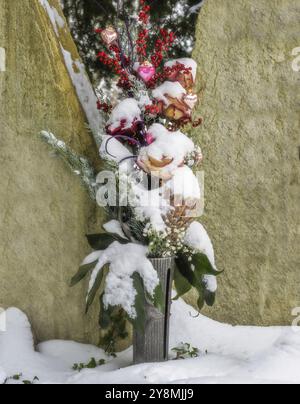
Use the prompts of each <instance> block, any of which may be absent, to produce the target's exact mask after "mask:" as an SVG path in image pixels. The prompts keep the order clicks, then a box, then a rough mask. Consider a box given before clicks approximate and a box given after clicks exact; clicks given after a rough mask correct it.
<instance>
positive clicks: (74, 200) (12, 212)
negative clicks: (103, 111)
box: [0, 0, 99, 343]
mask: <svg viewBox="0 0 300 404" xmlns="http://www.w3.org/2000/svg"><path fill="white" fill-rule="evenodd" d="M49 7H51V8H50V9H49ZM47 8H48V12H47ZM49 10H50V11H51V13H52V14H51V13H50V14H49ZM53 16H54V17H55V19H56V22H55V21H53V20H52V21H51V18H50V17H53ZM55 24H56V26H55ZM62 45H63V48H64V50H65V51H67V52H69V53H70V54H71V55H72V57H74V58H78V54H77V51H76V47H75V45H74V43H73V40H72V38H71V35H70V33H69V30H68V28H67V25H66V22H65V20H64V17H63V14H62V11H61V9H60V6H59V3H58V1H57V0H49V1H46V0H41V1H39V0H22V1H21V0H1V2H0V48H1V49H5V54H6V63H5V65H6V68H5V69H2V70H5V71H1V72H0V105H1V107H0V171H1V176H0V190H1V191H0V206H1V209H0V223H1V232H0V256H1V262H0V278H1V280H0V306H1V307H9V306H15V307H18V308H20V309H21V310H23V311H24V312H25V313H26V314H27V315H28V316H29V318H30V321H31V324H32V326H33V330H34V332H35V336H36V339H37V340H38V341H42V340H47V339H54V338H60V339H72V340H77V341H81V342H94V343H97V342H98V337H99V335H98V330H97V318H96V314H97V311H98V308H97V307H96V305H95V310H94V312H92V313H91V314H90V315H89V316H87V317H86V316H85V315H84V307H85V293H86V285H79V286H78V287H77V288H75V289H71V288H70V287H69V283H70V279H71V277H72V275H74V273H75V272H76V271H77V269H78V265H79V264H80V263H81V261H82V259H83V258H84V257H85V255H86V254H87V253H89V252H90V250H89V247H88V245H87V243H86V241H85V234H86V233H87V231H89V230H91V229H94V230H95V227H96V222H95V220H96V219H95V217H96V216H95V211H96V206H95V205H94V204H92V203H91V202H90V200H89V197H88V194H87V192H86V191H85V190H84V189H83V188H82V186H81V183H80V181H79V179H77V178H76V177H75V176H74V175H73V174H72V173H71V172H70V170H69V168H68V167H66V166H65V164H64V163H63V162H62V161H61V160H60V158H56V157H55V156H53V155H52V154H51V150H50V148H49V147H48V146H47V145H45V144H44V143H43V142H42V141H41V139H40V138H39V137H38V133H39V132H40V131H41V130H50V131H52V132H53V133H54V134H56V136H57V137H59V138H61V139H63V140H64V141H66V142H67V143H68V145H70V146H71V147H72V148H73V149H74V150H75V151H77V152H78V153H82V154H83V155H87V156H89V157H90V159H91V160H92V161H94V163H97V156H96V153H95V150H96V149H95V147H94V143H93V140H92V137H91V135H90V133H89V131H88V129H87V127H86V116H85V113H84V110H83V108H82V106H81V103H80V102H79V99H78V97H77V94H76V92H75V88H74V86H73V83H72V81H71V79H70V75H69V71H68V69H67V66H66V64H65V60H64V58H63V54H62ZM1 55H3V51H2V53H1ZM1 66H3V63H2V64H1ZM69 68H70V66H69ZM74 69H75V67H74Z"/></svg>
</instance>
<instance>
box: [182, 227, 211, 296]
mask: <svg viewBox="0 0 300 404" xmlns="http://www.w3.org/2000/svg"><path fill="white" fill-rule="evenodd" d="M184 242H185V244H186V245H187V246H189V247H191V248H193V249H194V250H196V251H199V252H201V253H203V254H205V255H206V256H207V257H208V259H209V261H210V263H211V265H212V266H213V267H214V268H215V269H217V268H216V261H215V252H214V247H213V244H212V242H211V239H210V238H209V235H208V234H207V231H206V230H205V228H204V226H203V225H202V224H201V223H199V222H193V223H192V224H191V225H190V226H189V228H188V230H187V232H186V235H185V241H184ZM204 282H205V283H206V287H207V289H208V290H209V291H210V292H212V293H215V292H216V291H217V289H218V284H217V279H216V277H215V276H212V275H205V276H204Z"/></svg>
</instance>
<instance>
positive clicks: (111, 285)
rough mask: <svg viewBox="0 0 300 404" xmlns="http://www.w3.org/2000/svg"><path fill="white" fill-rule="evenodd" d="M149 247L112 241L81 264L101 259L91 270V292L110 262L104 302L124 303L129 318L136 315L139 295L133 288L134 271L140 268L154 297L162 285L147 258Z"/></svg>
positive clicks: (109, 303) (145, 282) (146, 285)
mask: <svg viewBox="0 0 300 404" xmlns="http://www.w3.org/2000/svg"><path fill="white" fill-rule="evenodd" d="M147 254H148V247H144V246H141V245H139V244H133V243H130V244H125V245H122V244H120V243H119V242H114V243H112V244H111V245H110V246H109V247H108V248H107V249H106V250H105V251H97V252H94V253H92V254H90V255H89V256H88V257H87V258H86V259H85V260H84V262H83V263H82V265H87V264H91V263H93V262H94V261H95V259H96V260H98V262H97V264H96V266H95V269H94V270H93V272H92V275H91V279H90V284H89V292H90V291H91V289H92V287H93V286H94V284H95V282H96V279H97V277H98V275H99V273H100V271H101V270H103V267H104V266H105V265H109V268H110V270H109V273H108V275H107V277H106V285H105V293H104V296H103V303H104V306H105V307H106V308H108V307H109V306H113V307H114V306H121V307H123V309H124V310H125V311H126V312H127V314H128V315H129V317H130V318H132V319H135V318H136V316H137V313H136V310H135V298H136V295H137V292H136V289H135V288H134V281H133V279H132V275H133V274H134V273H135V272H137V273H138V274H139V275H140V276H141V278H142V279H143V282H144V286H145V289H146V291H147V292H148V293H149V295H150V296H151V297H153V296H154V291H155V289H156V288H157V286H158V285H159V279H158V275H157V272H156V271H155V269H154V268H153V266H152V264H151V262H150V261H149V260H148V259H147Z"/></svg>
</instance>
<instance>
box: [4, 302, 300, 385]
mask: <svg viewBox="0 0 300 404" xmlns="http://www.w3.org/2000/svg"><path fill="white" fill-rule="evenodd" d="M195 314H196V313H195V311H194V310H193V309H192V308H191V307H190V306H188V305H187V304H186V303H184V302H183V301H182V300H179V301H177V302H174V304H173V310H172V321H171V344H170V345H171V347H175V346H177V345H179V344H180V343H181V342H188V343H191V344H192V345H193V346H195V347H198V348H199V349H200V350H201V352H202V353H201V355H200V357H199V358H196V359H186V360H179V361H174V360H171V361H169V362H166V363H159V364H144V365H138V366H132V350H131V349H129V350H127V351H125V352H123V353H121V354H119V355H118V357H117V358H116V359H111V358H107V356H106V355H105V353H104V352H103V351H102V350H101V349H99V348H96V347H93V346H90V345H82V344H78V343H75V342H68V341H49V342H45V343H42V344H40V345H39V346H38V347H37V351H34V348H33V338H32V333H31V329H30V324H29V322H28V319H27V317H26V316H25V315H24V314H23V313H22V312H20V311H19V310H17V309H9V310H8V311H7V312H6V315H7V331H6V332H2V333H0V382H3V380H4V379H5V377H9V376H13V375H15V374H20V373H22V377H21V381H13V380H8V383H20V382H22V380H24V379H26V380H33V379H34V377H35V376H37V377H38V378H39V381H37V383H46V384H53V383H54V384H57V383H66V384H119V383H120V384H131V383H137V384H143V383H144V384H145V383H146V384H156V383H159V384H160V383H169V384H177V383H178V384H190V383H196V384H285V383H288V384H293V383H299V382H300V329H299V332H296V331H295V329H293V328H292V327H270V328H259V327H232V326H229V325H225V324H220V323H217V322H215V321H212V320H209V319H208V318H206V317H204V316H199V317H193V316H194V315H195ZM92 357H94V358H95V359H97V360H100V359H106V360H107V364H106V365H104V366H101V367H98V368H97V369H91V370H90V369H89V370H83V371H82V372H75V371H73V370H72V367H73V364H74V363H80V362H84V363H87V362H89V360H90V359H91V358H92ZM5 375H6V376H5Z"/></svg>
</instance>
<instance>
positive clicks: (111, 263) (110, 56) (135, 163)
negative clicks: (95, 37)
mask: <svg viewBox="0 0 300 404" xmlns="http://www.w3.org/2000/svg"><path fill="white" fill-rule="evenodd" d="M150 3H151V2H149V1H146V0H140V4H141V9H140V13H139V14H138V15H137V16H136V17H134V18H131V19H128V18H127V16H126V15H123V16H122V18H121V20H120V21H119V22H117V23H115V24H111V25H109V26H108V27H107V28H106V29H102V28H98V29H97V30H96V31H97V32H98V33H99V35H100V37H101V40H102V42H103V44H104V49H103V51H102V52H100V53H99V60H100V61H101V62H102V63H103V64H104V65H105V66H107V67H109V68H111V69H112V71H113V72H114V73H115V74H116V75H117V76H119V81H118V86H119V87H120V88H121V90H122V97H121V99H120V101H119V102H118V103H117V105H111V104H110V103H109V102H108V101H107V99H104V98H103V99H101V98H99V100H98V109H99V111H101V112H99V113H102V114H103V115H104V116H105V117H106V124H105V128H104V131H105V133H102V135H101V136H102V137H101V145H100V156H101V158H102V159H104V160H105V162H106V163H107V167H108V168H109V169H110V170H112V172H113V173H114V176H115V179H116V181H115V183H116V190H115V192H116V196H117V198H116V200H117V203H116V204H113V203H108V204H107V206H106V208H107V210H108V212H109V215H110V219H111V220H110V221H109V222H108V223H107V224H106V225H105V226H104V230H105V232H104V233H100V234H94V235H89V236H87V239H88V242H89V244H90V246H91V248H92V249H93V253H92V254H91V255H89V256H88V257H87V258H86V259H85V260H84V261H83V263H82V265H81V267H80V269H79V271H78V273H77V274H76V275H75V276H74V278H73V279H72V285H76V284H77V283H78V282H80V281H81V280H83V279H85V278H86V277H89V278H90V281H89V288H88V295H87V310H88V309H89V307H90V306H91V304H92V303H93V302H94V300H95V298H96V296H97V295H98V296H99V297H100V307H101V310H100V325H101V327H103V328H106V327H107V326H109V325H110V323H111V320H112V319H113V318H114V315H113V313H114V312H115V310H117V312H118V313H123V314H124V316H126V317H127V319H129V320H130V321H131V322H132V324H133V325H134V327H135V328H139V329H143V326H144V315H145V312H144V310H145V309H144V306H145V302H146V301H147V302H148V303H149V302H150V303H151V304H153V305H154V306H155V307H156V308H157V309H159V310H163V308H164V303H165V298H164V297H163V294H162V290H161V287H160V280H159V277H158V275H157V273H156V271H155V269H154V267H153V265H152V263H151V259H152V258H168V257H174V258H175V259H176V264H177V268H176V272H175V288H176V290H177V297H180V296H182V295H184V294H186V293H187V292H189V291H190V290H191V289H192V288H195V289H196V291H197V292H198V295H199V297H198V307H199V310H201V309H202V308H203V306H204V304H205V303H206V304H208V305H212V304H213V303H214V298H215V292H216V289H217V282H216V275H218V274H219V272H218V271H217V268H216V265H215V258H214V252H213V247H212V244H211V241H210V239H209V237H208V235H207V233H206V231H205V229H204V227H203V226H202V225H201V224H200V223H198V222H197V221H195V209H196V207H197V205H198V204H199V202H200V201H201V198H202V195H201V188H200V185H199V182H198V180H197V178H196V176H195V174H194V172H193V169H194V168H195V167H197V166H198V165H199V164H200V163H201V161H202V158H203V156H202V151H201V149H200V148H199V147H198V146H196V145H195V144H194V142H193V141H192V140H191V139H189V137H188V136H187V135H186V134H184V133H183V132H182V130H183V127H184V126H185V125H186V124H187V123H190V124H192V125H193V126H195V127H196V126H197V125H198V124H200V123H201V122H202V120H201V119H198V120H196V121H193V117H192V116H193V109H194V107H195V106H196V104H197V101H198V97H197V95H196V94H195V93H194V86H195V81H196V74H197V64H196V62H195V61H194V60H192V59H189V58H183V59H178V60H168V59H167V55H168V51H169V49H170V47H171V46H172V45H173V44H174V43H175V41H176V37H175V34H174V33H173V32H169V31H167V30H166V29H164V27H161V26H160V27H155V26H154V25H153V24H151V23H150ZM43 137H44V139H46V140H47V142H48V143H50V144H51V145H52V146H53V147H54V148H55V149H56V150H57V151H58V152H59V153H60V154H61V155H62V156H63V157H64V159H65V160H66V161H67V162H68V163H69V165H70V166H71V168H72V169H73V171H74V172H75V173H76V174H77V175H80V176H81V178H82V180H83V182H84V184H85V186H87V187H88V189H89V191H90V195H91V196H93V197H94V199H96V200H97V201H98V203H100V200H101V201H102V199H103V195H106V193H105V190H106V185H107V184H104V183H103V181H102V180H101V174H99V176H98V177H97V179H95V176H94V174H93V170H92V169H89V167H88V163H87V161H86V159H82V158H78V159H76V156H75V155H74V153H72V152H71V151H70V150H68V148H67V147H66V145H65V144H63V143H62V142H59V141H56V139H55V137H54V136H53V135H51V134H47V133H46V132H43ZM69 155H70V156H71V157H72V160H71V161H68V156H69ZM83 168H84V171H83ZM124 183H125V184H126V187H127V190H128V195H127V196H128V200H127V203H123V202H124V200H123V195H122V192H121V188H122V186H121V184H123V185H124ZM107 200H108V201H109V200H110V199H109V198H108V199H107ZM117 318H118V319H120V316H119V315H118V316H117Z"/></svg>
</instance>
